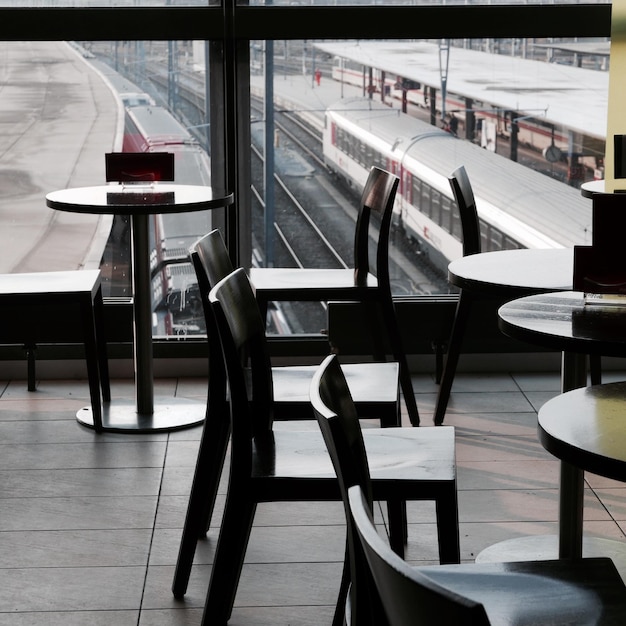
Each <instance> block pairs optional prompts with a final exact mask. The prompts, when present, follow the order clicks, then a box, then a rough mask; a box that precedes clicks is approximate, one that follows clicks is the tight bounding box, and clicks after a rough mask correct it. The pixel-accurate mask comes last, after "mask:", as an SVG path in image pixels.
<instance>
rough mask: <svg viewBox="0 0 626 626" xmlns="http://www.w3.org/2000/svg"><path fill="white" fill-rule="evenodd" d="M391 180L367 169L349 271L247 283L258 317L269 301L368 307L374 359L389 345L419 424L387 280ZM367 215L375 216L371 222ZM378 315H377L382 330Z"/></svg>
mask: <svg viewBox="0 0 626 626" xmlns="http://www.w3.org/2000/svg"><path fill="white" fill-rule="evenodd" d="M398 182H399V179H398V177H397V176H395V175H393V174H391V173H389V172H386V171H385V170H382V169H380V168H378V167H372V169H371V170H370V174H369V177H368V179H367V182H366V184H365V188H364V190H363V194H362V196H361V205H360V210H359V214H358V218H357V222H356V229H355V238H354V267H353V268H347V269H312V268H281V267H269V268H266V267H261V268H251V270H250V280H251V281H252V284H253V285H254V290H255V294H256V297H257V300H258V302H259V305H260V307H261V311H262V313H263V315H266V313H267V307H268V304H269V302H274V301H291V302H293V301H308V302H317V301H321V302H328V301H331V300H333V301H346V302H347V301H350V302H362V303H374V304H376V305H377V306H376V307H374V308H373V309H372V308H371V307H370V308H369V309H366V310H367V311H368V314H369V315H370V316H371V317H370V319H371V320H372V322H371V326H372V338H373V339H374V346H375V347H374V351H375V352H376V354H375V355H374V356H375V358H377V359H378V360H383V359H384V352H385V347H384V339H385V335H387V339H388V341H389V344H390V346H391V352H392V354H393V358H394V359H395V360H396V361H397V362H398V363H399V364H400V383H401V387H402V392H403V396H404V402H405V405H406V407H407V412H408V415H409V419H410V420H411V423H412V424H413V425H414V426H417V425H419V413H418V409H417V403H416V401H415V395H414V392H413V385H412V383H411V375H410V371H409V367H408V363H407V358H406V354H405V352H404V347H403V344H402V338H401V336H400V331H399V328H398V323H397V319H396V312H395V307H394V303H393V299H392V294H391V283H390V277H389V232H390V228H391V218H392V213H393V205H394V200H395V196H396V192H397V188H398ZM373 216H377V219H376V220H375V221H374V220H373V219H372V218H373ZM374 222H376V226H377V229H378V230H377V235H378V239H377V242H376V263H375V265H374V270H372V268H371V265H370V260H369V240H370V237H369V230H370V226H371V225H372V224H373V223H374ZM378 311H379V312H380V313H381V314H382V323H383V326H384V331H383V332H381V330H382V329H381V323H380V317H379V315H378Z"/></svg>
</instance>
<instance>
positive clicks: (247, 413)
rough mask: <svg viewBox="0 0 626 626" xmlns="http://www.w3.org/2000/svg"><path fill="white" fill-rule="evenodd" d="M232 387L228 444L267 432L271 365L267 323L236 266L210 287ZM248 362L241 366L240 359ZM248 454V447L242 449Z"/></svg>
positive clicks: (236, 445)
mask: <svg viewBox="0 0 626 626" xmlns="http://www.w3.org/2000/svg"><path fill="white" fill-rule="evenodd" d="M209 302H210V304H211V310H212V312H213V314H214V318H215V321H216V324H217V329H218V333H219V337H220V341H221V345H222V355H223V362H224V366H225V368H226V375H227V378H228V387H229V391H230V407H231V415H234V416H236V419H231V427H232V441H233V443H232V449H233V454H234V453H235V448H238V449H239V448H240V444H241V447H243V448H244V449H245V448H246V447H247V446H249V445H250V441H251V439H252V437H265V436H267V435H269V434H270V433H271V430H272V418H273V405H274V396H273V382H272V365H271V359H270V354H269V350H268V345H267V339H266V336H265V324H264V323H263V319H262V317H261V312H260V310H259V306H258V304H257V301H256V298H255V296H254V291H253V289H252V285H251V284H250V280H249V278H248V275H247V274H246V272H245V270H244V269H243V268H238V269H236V270H235V271H233V272H232V273H231V274H229V275H228V276H226V278H223V279H222V280H220V281H219V282H218V283H217V284H216V285H215V286H214V287H213V288H212V289H211V291H210V292H209ZM245 363H249V367H248V368H245V367H244V364H245ZM243 456H244V457H245V456H247V453H246V454H244V455H243Z"/></svg>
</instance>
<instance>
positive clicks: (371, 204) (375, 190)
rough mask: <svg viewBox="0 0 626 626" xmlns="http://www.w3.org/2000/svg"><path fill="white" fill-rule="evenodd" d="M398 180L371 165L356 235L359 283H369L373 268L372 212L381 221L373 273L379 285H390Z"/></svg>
mask: <svg viewBox="0 0 626 626" xmlns="http://www.w3.org/2000/svg"><path fill="white" fill-rule="evenodd" d="M399 182H400V179H399V178H398V177H397V176H395V175H394V174H391V173H390V172H387V171H385V170H382V169H380V168H379V167H372V169H371V170H370V173H369V176H368V178H367V181H366V183H365V187H364V189H363V193H362V194H361V206H360V208H359V215H358V217H357V221H356V230H355V236H354V281H355V284H356V285H359V286H364V285H365V284H366V283H367V274H368V273H369V272H370V263H369V230H370V224H371V221H372V219H371V218H372V215H377V216H378V217H379V223H377V226H378V242H377V245H376V269H375V272H374V273H375V274H376V277H377V279H378V284H379V286H380V287H382V288H384V289H388V290H390V289H391V285H390V280H389V232H390V229H391V218H392V215H393V204H394V201H395V198H396V192H397V190H398V183H399ZM377 222H378V220H377Z"/></svg>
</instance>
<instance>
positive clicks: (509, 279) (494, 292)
mask: <svg viewBox="0 0 626 626" xmlns="http://www.w3.org/2000/svg"><path fill="white" fill-rule="evenodd" d="M573 276H574V253H573V249H572V248H556V249H555V248H550V249H523V250H500V251H497V252H484V253H482V254H474V255H471V256H465V257H462V258H460V259H457V260H456V261H452V263H450V265H449V266H448V280H449V281H450V283H452V284H453V285H455V286H457V287H460V288H462V289H467V290H470V291H473V292H476V293H482V294H484V295H489V296H511V297H519V296H523V295H526V294H531V293H538V292H544V291H560V290H568V289H571V288H572V281H573Z"/></svg>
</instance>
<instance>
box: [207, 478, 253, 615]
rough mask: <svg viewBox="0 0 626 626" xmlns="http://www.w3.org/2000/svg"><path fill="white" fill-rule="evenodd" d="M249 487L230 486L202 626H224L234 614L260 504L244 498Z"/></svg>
mask: <svg viewBox="0 0 626 626" xmlns="http://www.w3.org/2000/svg"><path fill="white" fill-rule="evenodd" d="M248 487H249V485H245V484H243V485H236V486H233V485H230V486H229V494H228V498H227V499H226V509H225V511H224V518H223V519H222V526H221V528H220V536H219V539H218V542H217V549H216V551H215V558H214V560H213V569H212V571H211V581H210V582H209V590H208V592H207V597H206V602H205V605H204V613H203V615H202V626H225V625H226V623H227V622H228V619H229V618H230V615H231V613H232V610H233V604H234V603H235V595H236V594H237V587H238V585H239V579H240V577H241V570H242V568H243V560H244V557H245V554H246V549H247V547H248V540H249V539H250V531H251V530H252V522H253V520H254V513H255V511H256V504H257V503H256V502H252V501H251V500H249V499H247V498H246V497H245V491H246V489H247V488H248ZM234 492H236V493H234ZM240 494H241V495H243V496H244V497H243V499H242V498H241V495H240Z"/></svg>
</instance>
